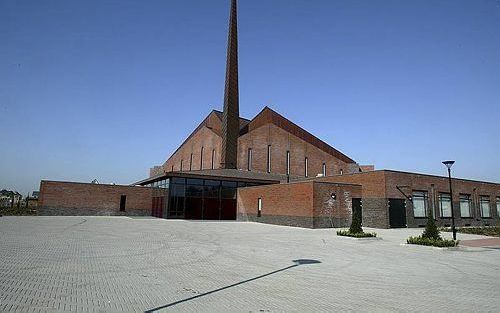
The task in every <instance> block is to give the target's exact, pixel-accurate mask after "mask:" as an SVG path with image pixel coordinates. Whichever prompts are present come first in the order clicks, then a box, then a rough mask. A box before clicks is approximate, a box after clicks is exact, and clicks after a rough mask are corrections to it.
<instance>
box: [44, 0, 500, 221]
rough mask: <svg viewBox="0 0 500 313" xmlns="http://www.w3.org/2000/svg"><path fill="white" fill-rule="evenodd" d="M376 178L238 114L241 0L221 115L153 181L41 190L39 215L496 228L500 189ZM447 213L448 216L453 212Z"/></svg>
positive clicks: (315, 141) (387, 173) (264, 115)
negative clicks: (356, 216)
mask: <svg viewBox="0 0 500 313" xmlns="http://www.w3.org/2000/svg"><path fill="white" fill-rule="evenodd" d="M452 186H453V193H452V194H450V188H449V185H448V178H447V177H440V176H433V175H425V174H417V173H406V172H398V171H391V170H375V169H374V166H364V165H360V164H358V163H357V162H356V161H355V160H354V159H352V158H351V157H349V156H347V155H346V154H344V153H342V152H340V151H338V150H337V149H335V148H334V147H332V146H330V145H329V144H327V143H325V142H324V141H322V140H320V139H319V138H317V137H316V136H314V135H312V134H311V133H309V132H307V131H306V130H304V129H303V128H301V127H300V126H298V125H296V124H295V123H293V122H292V121H290V120H288V119H287V118H286V117H284V116H282V115H281V114H279V113H277V112H275V111H274V110H272V109H271V108H268V107H265V108H263V109H262V111H261V112H260V113H259V114H257V115H256V116H255V117H254V118H252V119H251V120H249V119H245V118H242V117H240V115H239V82H238V30H237V1H236V0H232V1H231V13H230V23H229V36H228V52H227V65H226V84H225V94H224V108H223V111H222V112H220V111H215V110H214V111H212V112H210V113H209V114H208V116H206V118H205V119H204V120H203V121H202V122H201V123H200V125H199V126H198V127H197V128H196V129H195V130H194V131H193V132H192V133H191V134H190V135H189V136H188V138H187V139H186V140H185V141H184V142H183V143H182V144H181V145H180V146H179V148H178V149H177V150H176V151H175V152H174V153H173V154H172V156H171V157H170V158H169V159H168V160H166V161H165V163H163V164H162V165H159V166H155V167H153V168H151V170H150V176H149V177H148V178H146V179H144V180H142V181H140V182H136V183H134V184H132V185H130V186H115V185H100V184H83V183H71V182H55V181H42V182H41V186H40V199H39V204H40V209H39V214H41V215H152V216H155V217H158V218H167V219H196V220H242V221H257V222H263V223H271V224H279V225H288V226H299V227H308V228H324V227H345V226H348V225H349V223H350V221H351V218H352V214H353V211H356V210H357V211H358V212H359V213H361V215H362V221H363V225H364V226H368V227H378V228H389V227H421V226H424V225H425V223H426V221H427V219H428V218H434V219H436V220H437V222H438V224H439V225H450V224H451V218H452V216H454V217H455V220H456V224H457V225H458V226H469V225H494V224H497V223H499V221H500V218H499V216H500V184H497V183H489V182H479V181H472V180H465V179H453V181H452ZM452 208H453V210H452Z"/></svg>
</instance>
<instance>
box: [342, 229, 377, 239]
mask: <svg viewBox="0 0 500 313" xmlns="http://www.w3.org/2000/svg"><path fill="white" fill-rule="evenodd" d="M337 236H346V237H354V238H369V237H377V234H376V233H364V232H358V233H353V232H351V230H339V231H337Z"/></svg>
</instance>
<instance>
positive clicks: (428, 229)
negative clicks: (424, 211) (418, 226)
mask: <svg viewBox="0 0 500 313" xmlns="http://www.w3.org/2000/svg"><path fill="white" fill-rule="evenodd" d="M422 238H427V239H434V240H439V239H441V236H440V235H439V229H438V228H437V226H436V222H435V221H434V218H433V217H432V216H430V217H429V218H428V219H427V224H426V225H425V230H424V232H423V234H422Z"/></svg>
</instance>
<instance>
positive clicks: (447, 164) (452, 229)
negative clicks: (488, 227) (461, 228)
mask: <svg viewBox="0 0 500 313" xmlns="http://www.w3.org/2000/svg"><path fill="white" fill-rule="evenodd" d="M443 164H444V165H446V167H447V168H448V181H449V183H450V201H451V231H452V232H453V240H457V230H456V229H455V213H454V212H453V190H452V189H451V167H452V166H453V164H455V161H443Z"/></svg>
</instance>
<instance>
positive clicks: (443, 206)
mask: <svg viewBox="0 0 500 313" xmlns="http://www.w3.org/2000/svg"><path fill="white" fill-rule="evenodd" d="M412 202H413V215H414V217H424V218H425V217H427V215H428V212H429V210H428V203H429V195H428V193H427V191H414V192H413V197H412ZM473 208H474V205H473V201H472V196H471V195H470V194H460V217H463V218H471V217H473V212H474V210H473ZM496 208H497V214H498V216H500V197H496ZM479 211H480V215H481V217H483V218H490V217H491V205H490V197H489V196H480V197H479ZM439 213H440V217H444V218H447V217H451V197H450V194H449V193H439Z"/></svg>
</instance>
